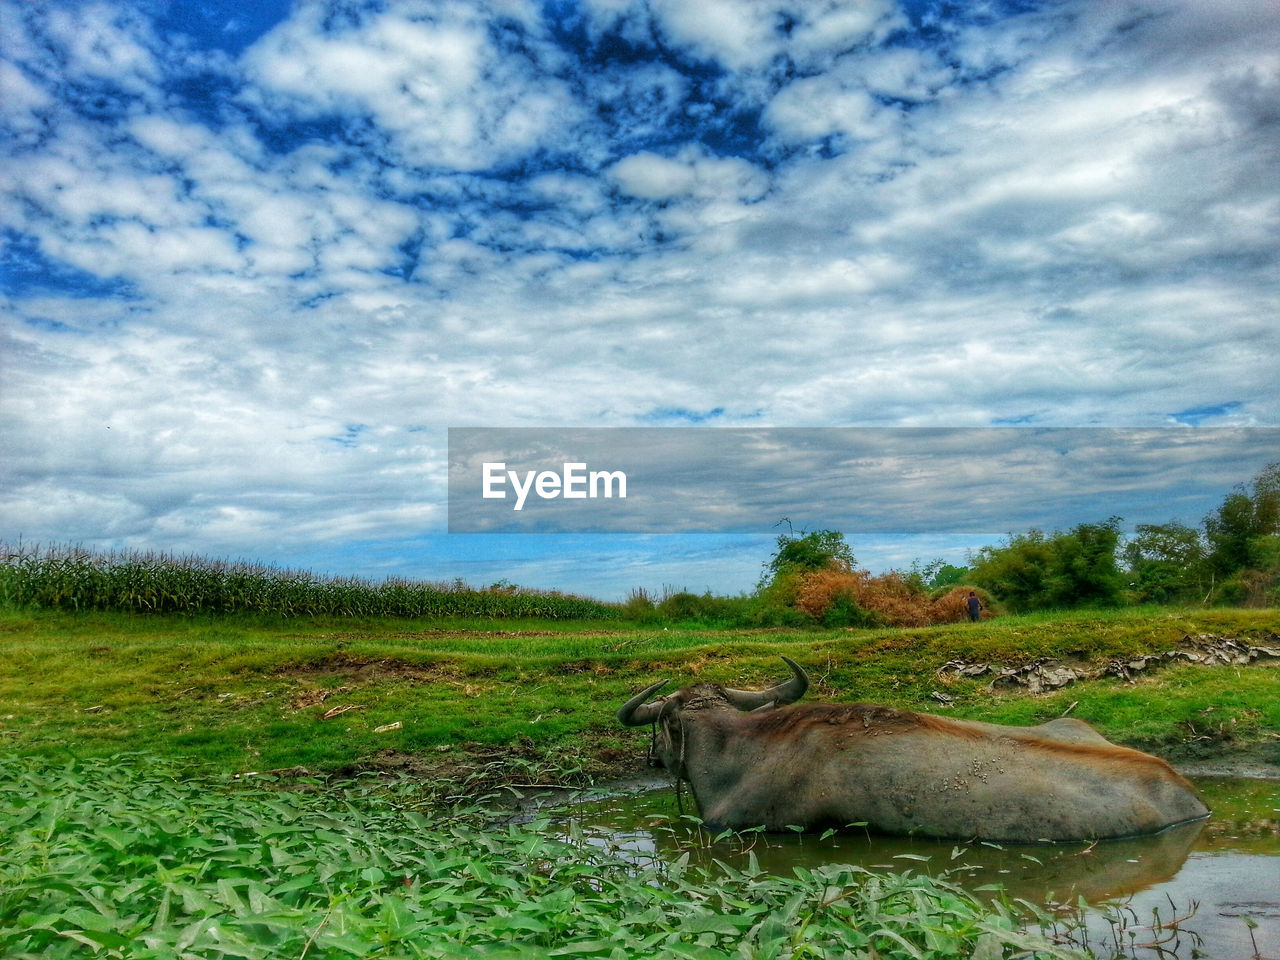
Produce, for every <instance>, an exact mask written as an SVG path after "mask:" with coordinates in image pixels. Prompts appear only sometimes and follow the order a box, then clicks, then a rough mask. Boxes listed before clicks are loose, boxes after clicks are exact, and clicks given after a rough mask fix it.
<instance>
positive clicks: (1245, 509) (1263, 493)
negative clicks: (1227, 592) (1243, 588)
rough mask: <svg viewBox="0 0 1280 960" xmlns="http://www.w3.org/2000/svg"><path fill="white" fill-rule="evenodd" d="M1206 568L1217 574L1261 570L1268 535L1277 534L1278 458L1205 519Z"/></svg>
mask: <svg viewBox="0 0 1280 960" xmlns="http://www.w3.org/2000/svg"><path fill="white" fill-rule="evenodd" d="M1204 531H1205V539H1206V540H1208V542H1209V556H1208V564H1209V568H1210V569H1211V570H1212V571H1213V573H1214V574H1215V575H1216V576H1218V577H1227V576H1230V575H1231V574H1233V573H1236V572H1237V571H1239V570H1245V569H1263V568H1264V567H1265V564H1266V563H1267V555H1268V553H1269V552H1270V546H1269V541H1268V538H1270V537H1275V536H1277V535H1280V461H1277V462H1276V463H1271V464H1268V465H1267V467H1266V468H1265V469H1264V470H1263V471H1262V472H1261V473H1260V474H1258V476H1256V477H1254V479H1253V483H1252V485H1251V487H1250V486H1246V485H1244V484H1240V485H1238V486H1237V487H1236V488H1235V489H1234V490H1233V491H1232V492H1231V493H1229V494H1227V496H1226V498H1225V499H1223V501H1222V506H1220V507H1219V508H1218V511H1217V513H1211V514H1210V515H1209V516H1207V517H1205V518H1204Z"/></svg>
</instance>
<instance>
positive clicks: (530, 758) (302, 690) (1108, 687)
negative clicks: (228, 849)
mask: <svg viewBox="0 0 1280 960" xmlns="http://www.w3.org/2000/svg"><path fill="white" fill-rule="evenodd" d="M1278 628H1280V614H1278V613H1277V611H1275V610H1207V611H1186V610H1163V609H1145V610H1136V611H1118V612H1107V613H1102V614H1099V613H1088V612H1076V613H1072V614H1069V615H1059V616H1056V617H1047V616H1042V615H1036V616H1028V617H1010V618H1000V619H996V620H991V621H984V622H982V623H980V624H957V625H949V626H939V627H930V628H920V629H880V630H828V631H795V630H758V631H750V630H705V629H703V630H693V629H690V630H678V629H677V630H672V629H664V628H661V627H651V628H641V629H637V628H629V627H623V626H621V625H616V624H615V625H609V624H600V623H593V622H566V621H559V620H557V621H534V620H523V621H518V622H511V623H507V622H502V623H498V624H495V623H493V622H492V621H474V620H473V621H459V620H453V621H447V622H445V621H438V620H428V621H411V620H381V621H379V620H352V619H327V620H326V619H319V620H316V619H308V618H281V617H274V618H273V617H264V616H261V615H249V616H221V617H210V616H205V617H184V616H172V615H169V616H164V615H129V614H120V613H81V614H73V613H66V612H58V611H35V612H30V611H28V612H14V611H9V612H2V611H0V649H2V650H3V651H4V656H3V660H2V661H0V749H8V750H12V751H16V752H18V753H21V754H38V755H47V756H62V757H65V756H68V755H74V756H79V757H94V756H107V755H110V754H112V753H116V752H118V751H120V750H132V749H138V748H145V749H146V750H148V751H150V752H153V753H155V754H157V755H160V756H165V757H173V758H184V762H187V763H191V764H194V765H199V766H201V767H203V768H205V769H207V770H211V771H216V772H223V773H230V772H243V771H260V770H269V769H278V768H285V767H294V766H305V767H307V768H309V769H311V770H313V771H319V772H329V771H335V770H342V769H352V768H353V767H357V766H359V765H362V764H371V763H372V764H374V765H378V764H381V765H384V766H388V765H391V766H394V765H395V764H396V763H399V762H401V761H402V760H405V759H408V760H411V761H412V763H413V764H414V765H415V768H416V769H420V770H425V769H431V770H433V771H436V772H438V773H440V774H441V775H442V776H449V777H455V778H457V777H461V778H463V779H466V778H469V777H479V779H480V780H481V781H484V782H488V780H489V779H495V778H496V779H500V778H502V777H504V776H505V777H507V778H508V779H513V780H515V781H525V782H548V781H555V782H581V781H583V780H585V779H587V778H590V777H592V776H607V775H609V774H611V773H617V772H620V771H622V770H624V769H628V768H630V767H632V766H633V765H634V764H635V763H636V762H637V760H638V758H639V757H640V755H641V753H642V751H643V747H642V745H641V743H640V740H641V737H640V735H639V734H637V733H636V732H635V731H626V730H623V729H621V728H619V727H618V726H617V724H616V721H615V720H614V717H613V713H614V711H615V709H616V708H617V706H618V704H620V703H621V702H622V701H623V700H624V699H626V697H627V696H629V695H630V693H632V692H634V691H635V690H637V689H639V688H640V687H642V686H644V685H646V684H648V683H651V682H653V681H654V680H657V679H661V678H663V677H669V678H670V679H671V680H672V682H673V686H674V685H682V684H685V683H688V682H692V681H694V680H697V679H705V680H716V681H720V682H724V683H727V684H730V685H732V686H737V687H744V688H748V687H753V686H760V685H764V684H768V683H771V682H774V681H775V680H777V679H779V678H780V677H782V676H784V675H785V670H784V669H783V667H782V664H781V663H780V661H779V659H778V658H779V656H781V655H786V656H790V657H792V658H793V659H795V660H797V661H799V662H800V663H801V664H803V665H804V666H805V667H806V668H807V669H808V670H809V672H810V675H811V677H812V680H813V690H812V691H811V693H810V694H809V696H808V699H810V700H845V701H850V700H863V701H872V702H881V703H888V704H891V705H895V706H901V707H906V708H910V709H921V710H927V711H930V712H945V713H950V714H952V715H955V716H964V717H972V718H976V719H984V720H990V721H994V722H1010V723H1034V722H1039V721H1041V720H1045V719H1050V718H1052V717H1056V716H1060V715H1062V714H1063V713H1064V712H1066V710H1067V709H1068V707H1071V715H1072V716H1076V717H1080V718H1081V719H1084V720H1087V721H1088V722H1090V723H1092V724H1094V725H1095V726H1097V727H1098V728H1099V729H1100V730H1101V731H1102V732H1103V733H1104V734H1105V735H1107V736H1109V737H1111V738H1112V739H1115V740H1117V741H1119V742H1123V743H1130V744H1133V745H1136V746H1140V747H1143V748H1146V749H1154V750H1155V751H1156V752H1161V753H1165V754H1167V755H1173V756H1180V755H1197V754H1210V753H1213V752H1214V751H1222V750H1233V749H1240V748H1249V749H1256V750H1264V751H1265V750H1267V749H1271V750H1272V752H1273V753H1274V752H1275V746H1276V745H1277V744H1278V743H1280V741H1278V740H1277V739H1276V734H1277V731H1280V670H1277V668H1276V667H1275V666H1268V665H1263V664H1258V665H1253V666H1249V667H1247V668H1236V667H1219V668H1203V667H1192V666H1173V667H1167V668H1158V669H1154V670H1152V671H1151V672H1150V674H1148V675H1146V676H1144V677H1143V678H1141V679H1140V680H1138V681H1137V682H1136V683H1133V684H1124V683H1121V682H1119V681H1117V680H1106V679H1103V680H1095V681H1089V682H1084V683H1079V684H1074V685H1072V686H1070V687H1067V688H1064V689H1062V690H1060V691H1058V692H1056V693H1053V694H1050V695H1046V696H1040V697H1031V696H1028V695H1026V694H1025V693H1021V692H1016V691H1015V692H1008V693H1004V692H995V691H993V690H992V689H991V688H990V687H989V685H988V683H987V682H986V680H985V679H983V678H978V679H970V680H961V681H956V682H951V683H946V682H944V681H943V679H942V678H940V677H939V675H938V674H937V669H938V667H940V666H941V665H942V664H943V663H945V662H946V661H948V660H950V659H952V658H957V657H963V658H966V659H970V660H983V661H987V662H996V663H1009V664H1020V663H1026V662H1029V661H1031V660H1034V659H1036V658H1039V657H1045V656H1058V657H1062V658H1065V659H1068V660H1072V661H1079V662H1083V663H1091V664H1105V663H1106V662H1107V661H1108V660H1109V659H1112V658H1122V657H1128V656H1133V655H1137V654H1140V653H1149V652H1157V651H1162V650H1165V649H1169V648H1171V647H1174V646H1176V645H1177V644H1178V642H1179V641H1180V640H1181V639H1182V637H1183V636H1184V635H1186V634H1188V633H1191V634H1197V633H1213V634H1221V635H1228V636H1238V637H1244V638H1246V639H1253V640H1255V641H1258V640H1260V639H1262V638H1265V637H1267V636H1268V635H1270V634H1272V633H1274V632H1275V631H1277V629H1278ZM935 690H938V691H945V692H946V693H947V694H948V695H949V696H951V697H953V698H954V701H955V702H954V704H953V705H952V706H950V707H946V708H943V707H941V706H940V705H939V704H938V703H937V702H936V701H935V700H934V699H933V698H932V697H931V693H932V692H933V691H935ZM1073 703H1074V704H1075V706H1074V707H1072V706H1071V705H1072V704H1073ZM339 707H350V708H355V709H349V710H347V711H345V712H342V713H340V714H337V715H334V716H331V717H330V718H329V719H324V715H325V714H326V713H327V712H329V711H331V710H334V709H335V708H339ZM397 722H398V723H399V724H400V727H399V728H397V729H393V730H389V731H385V732H382V733H378V732H376V730H377V729H378V728H380V727H384V726H387V725H391V724H394V723H397ZM1205 738H1207V739H1205ZM1277 759H1280V758H1277ZM490 775H492V777H490Z"/></svg>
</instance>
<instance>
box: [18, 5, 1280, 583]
mask: <svg viewBox="0 0 1280 960" xmlns="http://www.w3.org/2000/svg"><path fill="white" fill-rule="evenodd" d="M1277 51H1280V6H1277V5H1276V4H1275V3H1273V2H1271V0H1205V2H1190V0H1187V2H1172V0H1134V2H1124V0H1116V2H1088V3H1085V2H1072V0H1062V2H1050V3H1037V2H1030V0H1026V2H1013V0H1009V2H972V3H970V2H966V3H950V2H919V0H901V2H893V0H859V2H836V0H791V2H784V0H699V2H698V3H687V2H684V0H650V2H647V3H641V2H636V0H579V2H570V0H555V2H545V3H533V2H521V0H508V2H498V0H495V2H489V3H486V2H476V0H466V2H436V0H424V2H418V0H403V2H394V3H357V2H351V3H347V2H323V0H299V2H296V3H292V4H289V3H272V2H259V3H254V4H243V3H231V2H222V0H207V2H194V0H191V2H189V0H169V2H161V0H150V2H124V0H122V2H113V3H95V2H75V0H59V2H42V0H0V143H2V146H0V150H2V151H3V153H2V155H0V186H2V189H0V304H2V314H0V539H3V540H5V541H7V542H10V543H13V542H15V541H18V540H19V539H21V540H22V541H24V542H35V543H78V544H83V545H85V546H89V547H96V548H102V549H148V550H165V551H171V552H175V553H196V554H200V555H204V556H208V557H219V558H234V559H242V558H243V559H250V560H256V561H260V562H264V563H270V564H276V565H280V566H285V567H293V568H298V567H302V568H307V569H312V570H314V571H316V572H318V573H328V574H335V575H359V576H367V577H371V578H375V579H378V578H381V577H383V576H388V575H397V576H410V577H419V578H422V579H427V580H453V579H454V578H455V577H461V578H463V579H464V580H466V581H468V582H471V583H474V584H478V585H483V584H486V583H489V582H495V581H498V580H507V581H510V582H515V583H520V584H524V585H528V586H533V587H539V588H547V589H550V588H559V589H565V590H570V591H577V592H583V593H587V594H591V595H594V596H600V597H603V598H606V599H613V598H617V597H621V596H625V595H626V593H627V591H628V590H629V589H631V588H634V587H643V588H646V589H650V590H652V589H656V588H660V587H662V586H674V587H676V588H689V589H693V590H696V591H702V590H705V589H711V590H714V591H716V592H725V593H736V592H739V591H742V590H748V589H750V588H751V587H752V586H753V585H754V583H755V581H756V579H757V577H758V576H759V573H760V570H761V565H762V563H763V562H764V561H765V560H767V559H768V556H769V553H770V551H771V548H772V543H773V538H774V537H776V536H777V535H778V533H779V529H780V527H779V523H780V522H781V518H780V517H779V518H776V519H774V520H773V521H772V522H768V521H761V522H760V529H758V530H757V531H755V532H743V531H740V530H739V531H737V532H732V533H703V534H685V533H680V532H665V533H664V532H656V533H645V534H642V535H633V534H591V533H581V534H579V533H565V534H506V535H500V534H450V533H448V532H447V530H448V527H447V520H448V490H447V480H448V474H449V461H448V437H447V431H448V430H449V428H480V427H506V428H510V427H522V428H544V429H562V428H584V427H591V428H600V427H611V428H634V427H650V428H652V427H662V428H673V429H674V428H681V429H684V430H688V431H702V432H703V433H704V434H705V435H706V436H707V437H708V438H710V437H712V436H714V432H715V431H717V430H719V429H721V428H726V427H731V428H744V427H751V428H766V429H767V428H797V427H805V428H837V427H838V428H847V427H859V428H875V429H881V430H888V431H896V430H901V429H903V428H925V427H927V428H937V429H966V430H967V429H975V428H983V429H991V430H993V431H996V430H998V431H1019V430H1021V431H1025V432H1026V436H1028V437H1030V436H1032V435H1034V433H1035V431H1038V430H1048V429H1061V428H1072V429H1078V428H1124V429H1141V430H1157V429H1158V430H1163V431H1166V432H1167V433H1168V436H1169V438H1170V441H1169V442H1170V445H1171V449H1172V448H1176V447H1177V446H1178V445H1179V444H1181V443H1182V442H1183V440H1182V439H1181V438H1183V437H1184V436H1186V435H1190V434H1191V433H1194V432H1195V431H1204V430H1219V431H1221V430H1223V429H1229V430H1234V431H1239V432H1243V433H1245V434H1247V433H1249V432H1250V431H1256V430H1258V428H1272V427H1276V426H1280V390H1277V389H1276V386H1275V384H1276V383H1277V382H1280V375H1278V374H1280V362H1278V360H1277V358H1280V333H1278V330H1277V316H1280V310H1278V309H1277V307H1278V306H1280V296H1278V292H1280V291H1278V287H1280V272H1277V251H1278V250H1280V178H1277V177H1276V170H1277V167H1278V164H1277V161H1278V160H1280V127H1278V123H1277V121H1278V120H1280V52H1277ZM1189 432H1190V433H1189ZM1254 436H1255V440H1256V437H1257V436H1264V437H1265V436H1266V433H1265V432H1264V433H1263V434H1255V435H1254ZM1256 448H1257V443H1256V442H1254V443H1253V445H1252V446H1250V447H1249V449H1250V451H1252V452H1251V453H1250V454H1249V455H1248V456H1244V457H1242V456H1239V455H1238V452H1237V453H1233V454H1224V455H1223V456H1224V459H1219V460H1218V461H1216V462H1215V463H1214V464H1213V465H1212V469H1210V470H1208V472H1207V474H1206V476H1209V477H1212V478H1214V479H1216V478H1222V479H1223V482H1224V483H1225V486H1224V487H1222V488H1219V489H1218V490H1217V492H1216V493H1212V492H1211V493H1205V492H1204V491H1203V490H1200V489H1199V488H1197V490H1196V491H1194V496H1193V495H1191V493H1189V492H1188V490H1187V489H1185V488H1184V487H1181V486H1179V484H1180V483H1181V482H1182V480H1179V479H1178V478H1179V477H1182V478H1183V479H1184V480H1185V478H1186V471H1174V474H1175V476H1165V475H1164V471H1163V466H1164V463H1165V461H1163V460H1162V459H1161V458H1160V457H1156V458H1155V460H1154V461H1153V462H1151V463H1150V464H1149V470H1148V473H1147V475H1146V477H1145V478H1144V480H1143V483H1144V484H1145V486H1146V488H1147V489H1148V490H1156V491H1164V493H1162V494H1160V495H1158V496H1155V497H1154V499H1152V498H1150V497H1149V498H1148V500H1147V501H1143V502H1141V503H1139V504H1138V505H1136V506H1134V507H1132V509H1134V510H1138V511H1150V513H1149V514H1148V513H1143V515H1138V514H1137V513H1135V514H1134V515H1126V516H1125V517H1124V520H1125V522H1126V524H1128V525H1130V526H1131V525H1133V524H1135V523H1160V522H1165V521H1168V520H1171V519H1179V520H1182V521H1184V522H1188V523H1192V524H1195V523H1197V522H1199V520H1200V519H1201V517H1202V516H1203V514H1204V512H1205V511H1206V510H1207V509H1211V508H1212V505H1213V503H1214V502H1215V501H1214V500H1213V497H1214V496H1216V497H1217V498H1218V500H1220V498H1221V496H1222V495H1224V494H1225V493H1226V492H1227V489H1228V488H1229V486H1230V484H1231V483H1235V482H1240V481H1247V480H1249V479H1250V478H1251V477H1252V476H1253V475H1255V474H1256V473H1257V472H1258V471H1259V470H1260V469H1261V467H1262V466H1263V465H1264V464H1265V462H1267V461H1268V460H1280V450H1277V451H1276V453H1275V455H1274V456H1269V457H1268V456H1266V455H1265V452H1264V453H1261V454H1260V453H1259V452H1258V450H1257V449H1256ZM1099 455H1100V456H1105V451H1104V452H1102V453H1100V454H1099ZM1031 459H1032V460H1034V459H1035V458H1031ZM1040 469H1041V470H1042V471H1043V473H1044V475H1045V476H1048V475H1050V474H1052V473H1053V472H1054V471H1061V469H1062V463H1061V462H1059V461H1056V460H1054V459H1053V458H1045V459H1044V461H1043V462H1042V463H1041V464H1040ZM939 472H940V471H939ZM896 479H898V478H897V477H896V476H895V475H894V474H893V473H892V472H891V471H889V472H887V473H886V474H885V482H886V483H893V482H895V480H896ZM901 479H902V480H903V482H907V481H910V480H911V479H912V478H911V477H906V476H903V477H902V478H901ZM1056 479H1057V480H1058V481H1060V482H1066V483H1067V484H1068V485H1069V484H1070V483H1071V480H1072V478H1071V477H1070V476H1067V477H1065V478H1064V477H1062V476H1057V477H1056ZM1206 497H1208V499H1206ZM1112 502H1113V501H1112V500H1111V498H1109V497H1108V495H1107V491H1106V490H1105V489H1104V490H1102V491H1100V492H1099V495H1098V497H1097V502H1096V516H1090V517H1081V516H1079V515H1077V514H1074V513H1070V512H1065V511H1064V512H1063V513H1062V514H1061V516H1060V517H1058V518H1051V519H1054V520H1055V525H1061V526H1063V527H1065V526H1068V525H1070V524H1073V523H1075V522H1081V521H1082V520H1102V519H1105V518H1106V517H1108V516H1109V515H1112V514H1114V513H1116V512H1117V511H1116V510H1115V509H1113V508H1112ZM1126 503H1127V502H1126ZM1206 504H1207V506H1206ZM1001 519H1003V520H1005V522H1004V523H1001V522H1000V520H1001ZM1017 519H1018V517H1017V516H1016V515H1012V514H1011V516H1010V517H1009V518H996V517H993V518H992V520H991V527H992V528H991V530H990V531H987V532H986V533H985V534H984V533H980V532H972V531H970V532H967V533H965V535H964V536H960V535H958V534H957V532H956V531H955V530H954V529H952V530H947V531H941V530H940V531H937V532H936V533H924V532H919V530H917V529H915V528H914V527H913V530H912V531H911V532H909V533H908V532H902V533H901V535H894V534H893V533H892V532H888V533H886V532H884V531H880V532H876V533H874V534H873V533H866V532H861V533H860V532H859V530H857V529H846V530H845V531H844V532H845V533H846V535H848V536H849V537H850V539H851V541H852V542H853V544H854V552H855V554H856V556H857V558H858V560H859V561H860V563H861V564H862V565H865V566H869V567H871V568H873V569H883V568H887V567H891V566H898V567H902V566H905V565H907V564H909V563H910V562H911V560H912V559H915V558H921V559H925V560H928V559H932V558H933V557H935V556H942V557H946V558H947V559H951V560H953V561H955V562H963V558H964V555H965V551H966V550H968V549H974V548H976V547H978V546H981V545H983V544H987V543H992V542H995V540H997V539H998V538H999V537H1000V536H1002V535H1004V534H1005V533H1007V532H1010V531H1016V530H1017V529H1018V528H1017V526H1016V521H1017ZM815 522H816V523H820V522H821V521H815ZM822 525H824V526H825V525H827V524H825V523H824V524H822ZM673 529H674V528H673Z"/></svg>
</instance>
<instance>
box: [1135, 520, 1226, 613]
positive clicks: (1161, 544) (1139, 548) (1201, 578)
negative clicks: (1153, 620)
mask: <svg viewBox="0 0 1280 960" xmlns="http://www.w3.org/2000/svg"><path fill="white" fill-rule="evenodd" d="M1123 552H1124V560H1125V566H1126V567H1127V569H1128V571H1129V579H1130V584H1131V586H1132V587H1133V590H1134V591H1135V593H1136V594H1137V596H1138V599H1139V600H1143V601H1149V602H1152V603H1177V602H1179V601H1184V600H1198V599H1201V598H1202V597H1203V595H1204V591H1205V589H1206V579H1207V573H1208V571H1207V567H1206V565H1205V546H1204V539H1203V538H1202V537H1201V536H1200V532H1199V531H1198V530H1194V529H1192V528H1191V527H1188V526H1187V525H1186V524H1184V523H1178V522H1177V521H1170V522H1169V523H1140V524H1138V526H1137V527H1135V528H1134V535H1133V536H1132V537H1131V538H1129V540H1127V541H1126V543H1125V545H1124V551H1123Z"/></svg>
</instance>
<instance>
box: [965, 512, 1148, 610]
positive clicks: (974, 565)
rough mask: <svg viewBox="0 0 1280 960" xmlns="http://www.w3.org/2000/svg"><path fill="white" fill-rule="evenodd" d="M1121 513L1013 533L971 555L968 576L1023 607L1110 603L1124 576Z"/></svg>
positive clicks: (1115, 599) (1115, 600)
mask: <svg viewBox="0 0 1280 960" xmlns="http://www.w3.org/2000/svg"><path fill="white" fill-rule="evenodd" d="M1119 540H1120V518H1119V517H1112V518H1110V519H1109V520H1107V521H1106V522H1104V523H1082V524H1080V525H1079V526H1076V527H1074V528H1072V529H1071V530H1070V531H1068V532H1066V533H1062V532H1055V533H1054V534H1052V535H1051V536H1045V535H1044V533H1042V532H1041V531H1039V530H1031V531H1029V532H1028V533H1025V534H1010V535H1009V539H1008V541H1007V542H1006V543H1005V544H1004V545H1003V546H1000V547H983V548H982V549H981V550H979V551H977V553H975V554H974V555H972V556H971V557H970V567H971V569H970V571H969V576H968V577H967V578H966V579H968V581H969V582H970V583H971V584H973V585H974V586H979V587H983V588H984V589H986V590H988V591H990V592H991V593H993V594H995V595H996V596H997V597H999V598H1000V599H1001V600H1002V601H1004V602H1005V603H1006V604H1008V605H1009V606H1010V607H1011V608H1012V609H1014V610H1016V611H1018V612H1026V611H1028V610H1041V609H1046V608H1052V607H1076V606H1111V605H1114V604H1116V603H1119V602H1120V599H1121V592H1122V590H1123V588H1124V577H1123V575H1122V574H1121V573H1120V569H1119V567H1118V566H1117V565H1116V546H1117V544H1118V543H1119Z"/></svg>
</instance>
